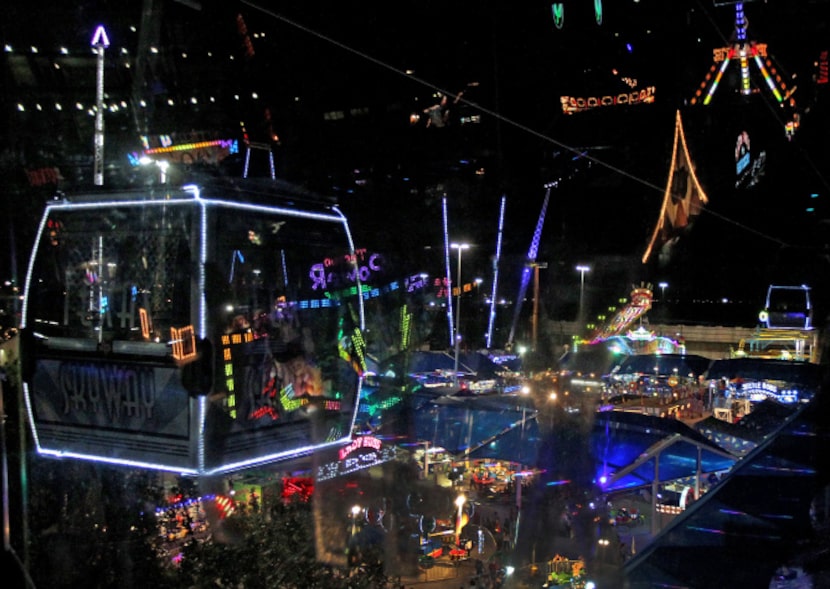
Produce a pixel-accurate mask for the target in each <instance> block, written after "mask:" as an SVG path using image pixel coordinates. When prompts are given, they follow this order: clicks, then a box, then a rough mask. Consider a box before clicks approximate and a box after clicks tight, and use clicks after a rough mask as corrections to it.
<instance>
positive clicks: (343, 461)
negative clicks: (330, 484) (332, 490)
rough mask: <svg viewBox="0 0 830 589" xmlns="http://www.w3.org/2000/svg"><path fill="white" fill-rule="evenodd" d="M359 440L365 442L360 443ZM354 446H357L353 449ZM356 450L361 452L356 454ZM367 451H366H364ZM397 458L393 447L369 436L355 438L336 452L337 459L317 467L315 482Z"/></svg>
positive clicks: (395, 449)
mask: <svg viewBox="0 0 830 589" xmlns="http://www.w3.org/2000/svg"><path fill="white" fill-rule="evenodd" d="M359 440H367V441H366V442H362V441H359ZM355 444H359V445H358V446H357V447H355ZM356 450H362V451H361V452H359V453H358V452H356ZM366 450H368V451H366ZM396 456H397V448H395V446H383V445H382V444H381V443H380V440H378V439H377V438H372V437H371V436H364V437H363V438H356V439H355V441H354V442H352V443H351V444H349V445H348V446H346V447H344V448H342V449H341V450H340V451H339V452H338V459H337V460H335V461H332V462H328V463H326V464H322V465H320V466H318V467H317V470H316V473H315V474H316V476H315V479H316V480H317V482H318V483H319V482H321V481H327V480H330V479H334V478H337V477H340V476H343V475H347V474H350V473H353V472H357V471H358V470H364V469H366V468H371V467H372V466H377V465H379V464H383V463H384V462H389V461H390V460H394V459H395V457H396Z"/></svg>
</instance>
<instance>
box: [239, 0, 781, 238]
mask: <svg viewBox="0 0 830 589" xmlns="http://www.w3.org/2000/svg"><path fill="white" fill-rule="evenodd" d="M240 1H241V3H242V4H244V5H246V6H249V7H250V8H252V9H254V10H257V11H259V12H261V13H263V14H266V15H268V16H270V17H272V18H275V19H277V20H279V21H281V22H283V23H285V24H287V25H289V26H291V27H294V28H296V29H298V30H300V31H302V32H304V33H307V34H309V35H311V36H313V37H316V38H317V39H320V40H322V41H325V42H326V43H329V44H331V45H334V46H335V47H337V48H339V49H342V50H343V51H347V52H348V53H351V54H352V55H355V56H357V57H360V58H361V59H365V60H367V61H369V62H371V63H373V64H375V65H377V66H378V67H380V68H383V69H385V70H388V71H390V72H393V73H395V74H397V75H399V76H402V77H405V78H407V79H409V80H413V81H414V82H416V83H418V84H420V85H422V86H424V87H426V88H429V89H430V90H432V91H435V92H440V93H442V94H444V95H445V96H452V95H453V94H454V93H453V92H450V91H449V90H446V89H444V88H442V87H440V86H438V85H436V84H433V83H431V82H429V81H428V80H425V79H423V78H420V77H418V76H415V75H413V74H409V73H407V72H405V71H403V70H401V69H399V68H396V67H395V66H392V65H390V64H388V63H386V62H385V61H382V60H380V59H378V58H376V57H373V56H371V55H369V54H368V53H365V52H363V51H360V50H359V49H355V48H353V47H350V46H349V45H346V44H345V43H342V42H340V41H338V40H337V39H333V38H332V37H329V36H328V35H324V34H323V33H320V32H319V31H316V30H314V29H311V28H309V27H306V26H305V25H302V24H300V23H298V22H296V21H294V20H291V19H290V18H287V17H285V16H283V15H281V14H279V13H277V12H274V11H273V10H269V9H267V8H264V7H262V6H260V5H259V4H257V3H255V2H251V1H250V0H240ZM456 100H457V102H460V103H463V104H466V105H467V106H470V107H471V108H474V109H476V110H477V111H479V112H481V113H483V114H486V115H488V116H491V117H493V118H494V119H498V120H499V121H501V122H503V123H505V124H507V125H510V126H511V127H514V128H516V129H519V130H521V131H524V132H525V133H527V134H529V135H531V136H533V137H536V138H537V139H541V140H543V141H545V142H548V143H551V144H553V145H555V146H557V147H559V148H561V149H563V150H566V151H569V152H571V153H572V154H574V155H577V156H580V157H582V158H585V159H587V160H589V161H591V162H594V163H596V164H597V165H599V166H602V167H604V168H605V169H607V170H610V171H611V172H614V173H616V174H619V175H621V176H623V177H625V178H629V179H630V180H633V181H635V182H637V183H639V184H641V185H643V186H645V187H647V188H650V189H651V190H654V191H656V192H658V193H660V194H663V192H664V191H665V188H664V187H662V186H658V185H656V184H654V183H653V182H650V181H648V180H646V179H644V178H640V177H639V176H635V175H634V174H631V173H629V172H627V171H626V170H623V169H622V168H618V167H616V166H614V165H612V164H609V163H608V162H605V161H602V160H600V159H597V158H595V157H593V156H591V155H590V154H588V153H586V152H585V151H584V150H583V149H580V148H577V147H572V146H570V145H567V144H565V143H562V142H560V141H557V140H556V139H554V138H553V137H550V136H549V135H545V134H544V133H541V132H539V131H536V130H535V129H532V128H531V127H528V126H527V125H525V124H522V123H519V122H518V121H514V120H513V119H510V118H508V117H505V116H504V115H502V114H500V113H498V112H496V111H493V110H490V109H488V108H487V107H485V106H482V105H480V104H478V103H476V102H473V101H471V100H467V99H466V98H464V97H463V96H458V97H457V98H456ZM702 212H705V213H709V214H711V215H713V216H715V217H717V218H718V219H720V220H721V221H724V222H726V223H731V224H732V225H735V226H736V227H739V228H741V229H744V230H746V231H748V232H750V233H753V234H755V235H756V236H758V237H761V238H763V239H767V240H769V241H772V242H774V243H777V244H779V245H788V244H787V243H786V242H784V241H782V240H781V239H778V238H776V237H773V236H771V235H768V234H766V233H763V232H761V231H758V230H755V229H752V228H750V227H748V226H746V225H744V224H742V223H740V222H738V221H735V220H734V219H730V218H729V217H726V216H724V215H721V214H719V213H716V212H714V211H712V210H710V209H709V207H704V208H703V209H702Z"/></svg>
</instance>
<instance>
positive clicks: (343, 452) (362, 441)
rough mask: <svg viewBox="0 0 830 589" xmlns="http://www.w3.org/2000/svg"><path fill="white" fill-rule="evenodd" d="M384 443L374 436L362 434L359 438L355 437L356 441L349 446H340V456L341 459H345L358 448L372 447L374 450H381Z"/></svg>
mask: <svg viewBox="0 0 830 589" xmlns="http://www.w3.org/2000/svg"><path fill="white" fill-rule="evenodd" d="M382 445H383V443H382V442H381V441H380V440H379V439H377V438H376V437H374V436H361V437H359V438H355V439H354V441H353V442H352V443H351V444H349V445H348V446H344V447H343V448H340V452H339V453H338V458H340V460H344V459H345V458H346V457H347V456H348V455H349V454H351V453H352V452H354V451H355V450H357V449H358V448H372V449H374V450H380V449H381V446H382Z"/></svg>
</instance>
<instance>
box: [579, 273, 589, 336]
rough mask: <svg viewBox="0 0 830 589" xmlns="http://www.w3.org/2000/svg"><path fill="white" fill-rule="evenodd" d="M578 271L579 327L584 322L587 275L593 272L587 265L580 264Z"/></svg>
mask: <svg viewBox="0 0 830 589" xmlns="http://www.w3.org/2000/svg"><path fill="white" fill-rule="evenodd" d="M576 271H577V272H579V325H580V326H581V325H582V322H583V321H584V317H583V314H584V312H585V273H586V272H590V271H591V267H590V266H586V265H585V264H578V265H577V267H576Z"/></svg>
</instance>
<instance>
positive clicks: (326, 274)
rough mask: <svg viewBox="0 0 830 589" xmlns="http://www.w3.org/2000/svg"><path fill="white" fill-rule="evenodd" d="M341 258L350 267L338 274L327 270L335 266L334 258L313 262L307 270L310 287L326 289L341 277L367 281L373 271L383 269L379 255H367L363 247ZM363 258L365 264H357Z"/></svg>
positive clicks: (349, 279) (355, 280)
mask: <svg viewBox="0 0 830 589" xmlns="http://www.w3.org/2000/svg"><path fill="white" fill-rule="evenodd" d="M343 260H345V261H346V263H347V264H349V265H351V266H352V269H351V270H349V271H347V272H345V273H340V274H337V273H335V272H332V271H329V269H330V268H334V267H335V266H336V262H337V260H335V259H332V258H326V259H325V260H323V261H322V262H321V263H318V264H314V265H313V266H312V267H311V268H310V269H309V272H308V276H309V278H311V289H312V290H317V289H320V288H322V289H326V288H327V287H328V286H329V285H334V286H336V285H338V284H339V283H340V282H342V281H343V279H345V281H346V282H357V281H358V279H360V281H361V282H368V281H369V279H370V278H371V277H372V275H373V274H374V273H376V272H381V271H382V270H383V267H382V266H381V265H380V261H381V255H380V254H377V253H374V254H371V255H369V256H367V255H366V250H365V249H361V250H355V255H346V256H343ZM363 260H366V264H365V265H363V266H361V265H359V262H361V261H363Z"/></svg>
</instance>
